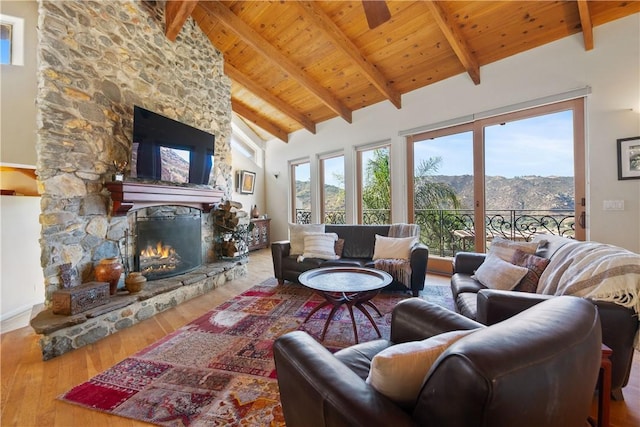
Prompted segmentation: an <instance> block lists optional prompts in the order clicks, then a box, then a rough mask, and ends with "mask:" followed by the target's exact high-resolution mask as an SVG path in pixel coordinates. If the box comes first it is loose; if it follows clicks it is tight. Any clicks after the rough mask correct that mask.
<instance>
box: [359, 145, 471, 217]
mask: <svg viewBox="0 0 640 427" xmlns="http://www.w3.org/2000/svg"><path fill="white" fill-rule="evenodd" d="M441 163H442V157H430V158H429V159H426V160H423V161H422V162H421V163H420V164H419V165H418V167H417V170H416V174H415V175H416V176H415V180H414V183H415V186H414V207H415V210H416V211H420V210H425V209H432V210H433V209H437V210H442V209H459V208H460V200H459V199H458V197H457V195H456V192H455V190H454V189H453V188H452V187H451V186H450V185H448V184H446V183H442V182H437V181H434V180H433V179H432V176H433V175H434V174H435V173H436V172H437V171H438V169H439V168H440V164H441ZM366 171H367V174H366V178H365V183H364V188H363V190H362V208H363V210H386V211H389V210H390V209H391V179H390V176H391V172H390V168H389V151H388V150H386V149H377V150H374V152H373V158H372V159H370V160H369V161H368V162H367V165H366ZM425 225H427V227H428V228H437V227H431V226H430V225H429V224H425Z"/></svg>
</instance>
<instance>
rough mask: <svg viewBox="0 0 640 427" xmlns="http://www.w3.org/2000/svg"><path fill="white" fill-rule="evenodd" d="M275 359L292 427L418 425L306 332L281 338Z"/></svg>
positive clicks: (285, 414) (288, 421)
mask: <svg viewBox="0 0 640 427" xmlns="http://www.w3.org/2000/svg"><path fill="white" fill-rule="evenodd" d="M273 356H274V359H275V363H276V371H277V375H278V387H279V389H280V401H281V402H282V411H283V413H284V418H285V422H286V423H287V426H288V427H298V426H304V427H316V426H329V425H331V426H345V427H346V426H390V425H393V426H415V423H414V422H413V420H412V419H411V417H410V416H409V415H408V414H407V413H406V412H404V411H403V410H402V409H401V408H400V407H399V406H397V405H396V404H395V403H393V402H392V401H391V400H389V399H387V398H386V397H385V396H383V395H382V394H380V393H378V392H377V391H376V390H374V389H373V387H371V386H370V385H369V384H367V383H365V382H364V381H363V380H362V379H361V378H360V377H358V375H357V374H356V373H355V372H353V371H352V370H351V369H349V368H348V367H347V366H346V365H345V364H343V363H342V362H340V361H339V360H338V359H336V358H335V357H334V356H333V354H331V353H330V352H329V351H328V350H327V349H326V348H324V347H323V346H322V345H321V344H319V343H318V342H317V341H316V340H315V339H313V338H312V337H311V336H310V335H309V334H307V333H306V332H302V331H295V332H290V333H287V334H285V335H282V336H281V337H279V338H278V339H276V341H275V343H274V345H273Z"/></svg>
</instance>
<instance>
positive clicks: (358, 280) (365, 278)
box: [298, 267, 393, 343]
mask: <svg viewBox="0 0 640 427" xmlns="http://www.w3.org/2000/svg"><path fill="white" fill-rule="evenodd" d="M298 281H299V282H300V283H301V284H302V285H304V286H306V287H308V288H311V289H313V290H314V291H316V292H317V293H318V294H320V295H322V296H323V297H324V299H325V301H323V302H322V303H321V304H319V305H318V306H317V307H316V308H314V309H313V310H312V311H311V313H309V315H308V316H307V317H306V318H305V319H304V322H302V323H306V322H307V320H309V319H310V318H311V316H313V315H314V314H315V313H316V312H317V311H318V310H320V309H321V308H323V307H326V306H328V305H332V306H333V307H332V308H331V312H329V317H327V321H326V322H325V324H324V329H323V330H322V336H321V337H320V340H321V341H322V340H324V337H325V334H326V333H327V328H328V327H329V323H331V319H333V315H334V314H335V312H336V310H337V309H338V308H339V307H340V306H342V305H346V306H347V308H348V309H349V314H350V315H351V323H352V325H353V335H354V336H355V339H356V343H357V342H358V329H357V327H356V320H355V318H354V317H353V307H354V306H355V307H356V308H357V309H358V310H360V311H361V312H362V313H363V314H364V315H365V316H366V317H367V319H369V321H370V322H371V324H372V325H373V327H374V329H375V330H376V332H377V333H378V336H379V337H382V334H380V330H379V329H378V326H377V325H376V322H374V320H373V318H372V317H371V315H370V314H369V312H368V311H367V310H366V308H365V307H364V306H365V305H367V306H369V307H371V308H373V309H374V310H375V311H376V313H378V315H379V316H382V313H380V310H378V307H376V306H375V305H374V304H373V303H372V302H371V299H372V298H373V297H375V296H376V295H378V293H379V292H380V289H382V288H384V287H385V286H387V285H388V284H390V283H391V282H392V281H393V279H392V277H391V275H390V274H389V273H387V272H384V271H381V270H376V269H374V268H362V267H323V268H316V269H313V270H308V271H305V272H304V273H302V274H301V275H300V276H299V277H298Z"/></svg>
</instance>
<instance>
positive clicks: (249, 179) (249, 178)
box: [240, 171, 256, 194]
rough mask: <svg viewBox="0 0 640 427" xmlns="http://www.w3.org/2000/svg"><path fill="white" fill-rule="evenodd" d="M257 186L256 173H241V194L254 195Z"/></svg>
mask: <svg viewBox="0 0 640 427" xmlns="http://www.w3.org/2000/svg"><path fill="white" fill-rule="evenodd" d="M255 186H256V173H255V172H250V171H240V194H253V190H254V189H255Z"/></svg>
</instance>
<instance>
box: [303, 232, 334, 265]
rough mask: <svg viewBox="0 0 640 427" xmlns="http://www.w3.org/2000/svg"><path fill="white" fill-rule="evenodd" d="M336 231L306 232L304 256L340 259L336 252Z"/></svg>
mask: <svg viewBox="0 0 640 427" xmlns="http://www.w3.org/2000/svg"><path fill="white" fill-rule="evenodd" d="M337 240H338V235H337V234H336V233H304V252H303V254H302V257H303V258H320V259H338V258H339V257H338V255H336V252H335V246H336V241H337Z"/></svg>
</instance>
